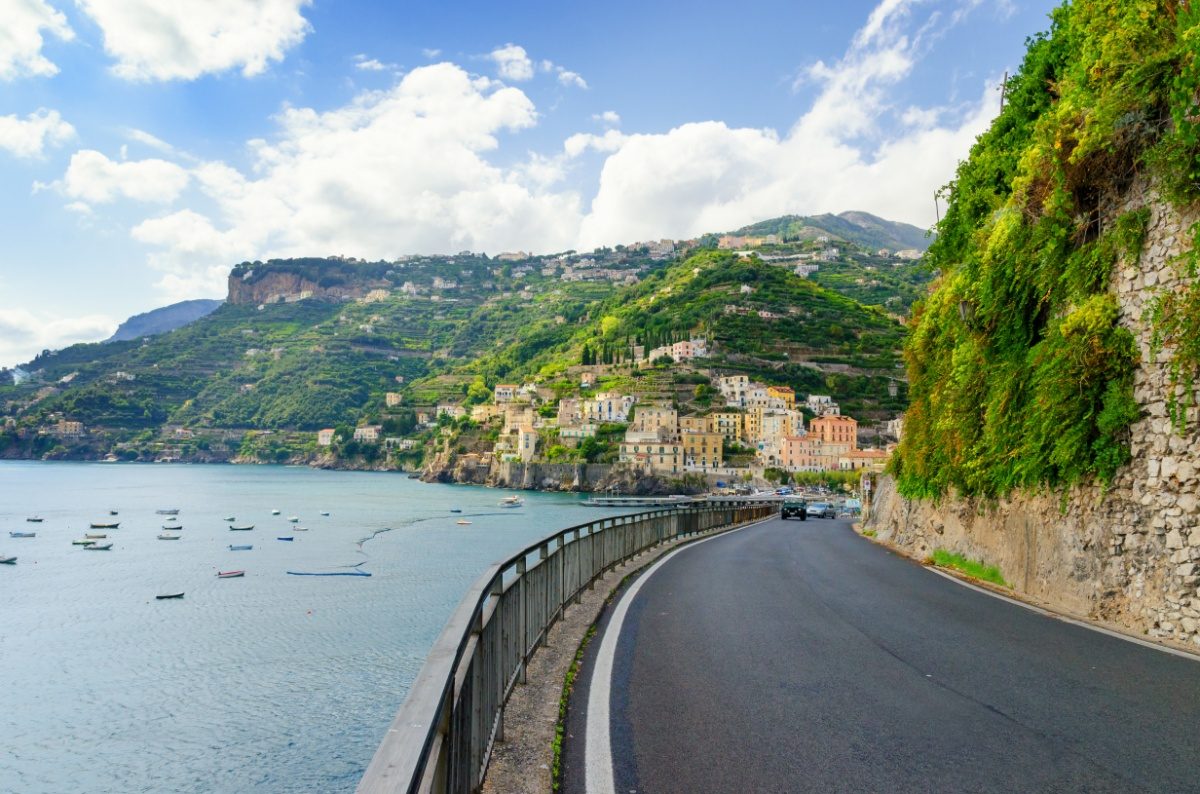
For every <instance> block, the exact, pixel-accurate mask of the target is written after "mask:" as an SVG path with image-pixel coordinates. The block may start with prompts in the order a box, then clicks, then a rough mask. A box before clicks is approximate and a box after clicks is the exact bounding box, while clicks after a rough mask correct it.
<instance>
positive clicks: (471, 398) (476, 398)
mask: <svg viewBox="0 0 1200 794" xmlns="http://www.w3.org/2000/svg"><path fill="white" fill-rule="evenodd" d="M491 397H492V391H491V389H489V388H488V387H487V383H486V382H485V381H484V379H483V376H482V375H476V376H475V380H473V381H471V385H470V386H468V387H467V401H466V404H467V405H479V404H480V403H485V402H487V401H488V400H490V399H491Z"/></svg>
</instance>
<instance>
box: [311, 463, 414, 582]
mask: <svg viewBox="0 0 1200 794" xmlns="http://www.w3.org/2000/svg"><path fill="white" fill-rule="evenodd" d="M408 479H410V480H419V479H421V475H420V474H410V475H408ZM288 573H291V571H288ZM301 575H303V574H297V576H301Z"/></svg>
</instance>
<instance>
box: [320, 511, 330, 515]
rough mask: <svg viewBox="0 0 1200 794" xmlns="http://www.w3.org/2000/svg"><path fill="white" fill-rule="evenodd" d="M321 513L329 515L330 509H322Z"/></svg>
mask: <svg viewBox="0 0 1200 794" xmlns="http://www.w3.org/2000/svg"><path fill="white" fill-rule="evenodd" d="M321 515H323V516H327V515H329V511H328V510H322V511H321Z"/></svg>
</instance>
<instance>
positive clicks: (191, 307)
mask: <svg viewBox="0 0 1200 794" xmlns="http://www.w3.org/2000/svg"><path fill="white" fill-rule="evenodd" d="M223 302H224V301H219V300H190V301H181V302H179V303H172V304H171V305H170V306H163V307H162V308H161V309H154V310H152V311H148V312H145V313H143V314H135V315H134V316H133V317H130V318H129V319H128V320H126V321H125V322H123V323H121V325H120V326H119V327H118V328H117V330H116V333H114V334H113V335H112V336H110V337H109V338H108V339H106V340H105V341H106V342H126V341H129V340H131V339H141V338H142V337H144V336H154V335H155V334H164V333H166V332H167V331H174V330H175V329H176V328H182V327H183V326H185V325H187V324H189V323H194V322H195V321H196V320H199V319H200V318H201V317H207V316H208V315H210V314H212V313H213V312H215V311H216V310H217V308H218V307H220V305H221V304H222V303H223Z"/></svg>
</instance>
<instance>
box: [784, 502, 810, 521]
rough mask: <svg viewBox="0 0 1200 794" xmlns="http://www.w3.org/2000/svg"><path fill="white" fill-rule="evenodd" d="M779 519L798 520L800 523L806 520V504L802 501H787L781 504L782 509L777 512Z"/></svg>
mask: <svg viewBox="0 0 1200 794" xmlns="http://www.w3.org/2000/svg"><path fill="white" fill-rule="evenodd" d="M779 517H780V518H797V517H798V518H799V519H800V520H801V521H807V520H808V502H806V501H804V500H803V499H788V500H787V501H785V502H784V503H783V508H782V509H781V510H780V511H779Z"/></svg>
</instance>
